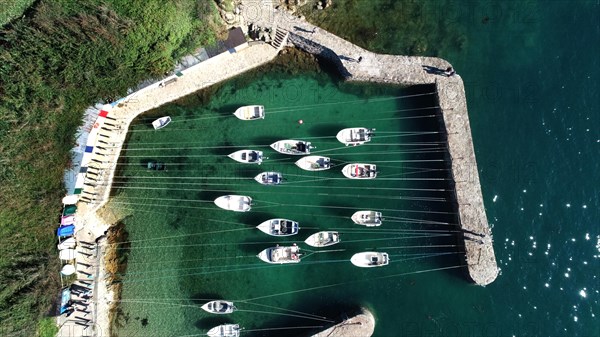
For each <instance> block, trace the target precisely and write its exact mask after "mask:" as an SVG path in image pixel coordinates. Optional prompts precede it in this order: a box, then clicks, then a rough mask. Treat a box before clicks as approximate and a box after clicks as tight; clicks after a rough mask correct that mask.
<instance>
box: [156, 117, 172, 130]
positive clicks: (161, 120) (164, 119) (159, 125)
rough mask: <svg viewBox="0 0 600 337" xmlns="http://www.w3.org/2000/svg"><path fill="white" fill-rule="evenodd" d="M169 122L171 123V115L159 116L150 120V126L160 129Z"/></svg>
mask: <svg viewBox="0 0 600 337" xmlns="http://www.w3.org/2000/svg"><path fill="white" fill-rule="evenodd" d="M169 123H171V117H169V116H165V117H161V118H159V119H157V120H155V121H154V122H152V126H153V127H154V130H158V129H162V128H164V127H165V126H167V125H169Z"/></svg>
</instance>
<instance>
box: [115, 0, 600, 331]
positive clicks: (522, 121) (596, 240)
mask: <svg viewBox="0 0 600 337" xmlns="http://www.w3.org/2000/svg"><path fill="white" fill-rule="evenodd" d="M373 3H374V4H377V3H378V2H373ZM378 4H379V5H381V2H379V3H378ZM470 4H472V7H471V9H470V10H467V9H464V7H462V6H459V5H460V4H458V3H454V4H450V5H451V6H449V7H447V8H448V9H447V10H445V11H443V15H441V14H440V13H441V12H436V13H433V14H435V15H431V17H433V19H432V20H433V22H438V21H443V22H444V24H445V25H448V26H453V27H456V29H455V30H452V31H451V32H454V31H457V32H461V33H460V34H463V35H461V36H459V38H457V39H458V40H459V41H462V43H460V44H454V43H448V41H446V40H444V41H439V42H440V43H439V45H440V46H441V47H440V48H439V50H437V51H436V54H439V55H440V56H441V57H444V58H446V59H448V60H449V61H450V62H452V63H453V65H454V66H455V68H456V69H457V71H458V73H459V74H460V75H461V76H462V77H463V80H464V81H465V85H466V90H467V99H468V104H469V112H470V119H471V127H472V131H473V137H474V143H475V151H476V155H477V160H478V164H479V170H480V178H481V183H482V189H483V195H484V201H485V204H486V208H487V215H488V219H489V221H490V223H491V224H492V225H493V226H494V227H493V233H494V240H495V249H496V256H497V259H498V262H499V265H500V267H501V268H502V271H501V275H500V276H499V277H498V279H497V280H496V281H495V282H494V283H493V284H491V285H490V286H488V287H486V288H480V287H476V286H473V285H471V284H469V283H468V282H467V281H466V279H465V277H464V273H463V272H462V269H451V270H440V271H432V272H427V273H422V274H410V273H412V272H415V271H426V270H430V269H438V268H444V267H449V266H450V267H451V266H459V265H461V264H462V261H461V259H460V257H459V255H460V254H456V253H459V252H460V251H461V248H460V247H443V248H433V247H421V248H411V249H408V248H404V247H407V246H424V245H438V246H441V245H444V246H454V245H455V244H456V243H457V240H456V237H455V236H449V237H446V236H441V237H421V238H415V237H414V236H416V235H414V234H410V233H409V232H400V230H417V229H418V230H428V232H426V234H428V235H432V232H431V230H446V231H450V230H453V227H452V226H444V225H441V224H437V225H433V224H423V223H419V221H420V220H427V221H438V222H446V223H454V222H455V219H454V215H453V214H451V213H452V212H453V210H452V208H451V207H450V206H449V203H447V202H444V201H440V200H432V199H427V200H423V199H422V198H448V196H449V194H448V192H445V191H439V192H433V191H417V190H416V189H438V190H444V189H447V188H448V185H447V183H446V182H445V181H444V180H439V181H438V180H435V181H434V180H401V179H398V180H374V181H369V182H355V181H348V180H343V179H335V178H340V177H342V176H341V173H340V172H339V168H334V169H332V170H330V171H325V172H319V173H318V174H317V173H314V174H311V173H308V172H303V171H300V170H299V169H297V168H295V166H294V165H293V164H292V162H293V160H291V159H287V157H285V156H283V155H278V154H275V153H273V151H271V150H270V149H269V148H268V147H264V145H266V144H270V143H271V142H273V141H275V140H278V139H282V138H304V139H308V138H310V140H311V141H312V142H313V143H314V144H315V145H316V146H317V149H316V150H315V151H323V152H322V153H324V154H327V155H330V156H331V157H332V158H334V159H336V160H338V162H336V163H342V162H346V161H351V160H355V159H356V158H360V161H363V160H364V161H396V162H387V163H378V164H379V165H380V166H381V168H380V169H381V177H382V178H385V177H387V178H408V177H416V178H425V179H428V178H440V179H444V178H445V174H446V173H447V172H446V171H444V166H443V165H442V164H440V163H438V162H409V160H429V159H433V160H435V159H438V158H440V157H441V156H443V152H442V153H441V152H430V153H427V154H422V153H411V152H410V151H406V147H407V146H406V145H402V144H408V143H413V144H414V143H416V142H423V143H424V142H435V141H437V140H439V139H437V137H438V136H437V135H436V134H431V135H412V136H407V135H405V134H400V133H399V132H411V131H427V130H430V131H431V132H435V130H436V127H437V126H436V124H435V119H434V118H419V119H404V117H409V116H427V115H428V114H429V111H428V110H415V109H417V108H420V107H430V106H432V105H435V102H433V101H432V100H431V99H429V97H427V96H419V98H418V99H417V98H415V97H412V98H410V99H409V98H403V99H400V98H397V99H387V98H392V97H401V96H406V95H412V94H415V93H419V92H420V93H427V92H430V91H431V90H430V89H429V88H427V87H423V88H413V89H410V90H406V89H405V90H400V89H398V88H380V87H374V86H358V85H347V84H344V85H337V84H336V82H335V81H333V80H332V79H331V78H329V77H328V76H326V75H325V74H316V73H309V72H307V73H302V74H298V75H296V76H288V75H284V73H283V72H282V71H281V70H280V69H275V70H274V71H265V73H264V74H261V75H256V74H254V75H252V76H246V77H244V78H240V79H237V80H235V81H232V82H228V83H227V84H225V85H223V86H221V87H220V88H218V90H215V91H214V92H213V93H212V96H210V98H209V95H207V94H202V95H198V96H192V97H190V98H189V99H187V100H186V101H185V102H178V103H176V104H171V105H169V106H167V107H165V108H164V109H161V111H155V112H152V114H153V115H163V114H170V115H171V116H173V117H174V119H175V121H177V122H174V123H173V124H172V125H170V126H169V127H168V128H167V129H165V130H163V131H161V132H154V131H148V128H147V121H148V120H151V118H152V116H142V120H140V124H139V125H136V126H134V128H133V130H134V131H133V132H132V134H131V137H130V142H129V143H128V148H129V149H130V150H128V151H127V152H126V153H124V155H125V156H126V157H124V159H126V160H127V162H126V163H124V164H128V165H122V168H123V169H124V170H123V172H122V173H121V174H122V175H123V176H128V177H129V178H128V179H127V181H126V183H122V184H121V183H118V184H117V185H119V186H122V187H123V188H121V189H118V190H117V191H116V192H115V199H114V201H115V202H114V203H113V207H114V209H116V210H118V211H119V212H123V213H129V212H130V211H128V209H131V208H135V209H136V211H135V212H131V213H132V214H133V215H132V216H130V217H128V218H126V219H125V223H126V225H127V228H128V230H129V232H130V238H131V239H132V240H134V242H133V245H132V247H133V249H132V253H131V254H130V258H129V267H128V274H127V275H126V277H125V281H124V293H123V300H124V302H123V303H122V309H123V312H124V314H125V315H124V317H123V319H122V323H123V327H122V328H120V329H118V330H117V332H118V335H119V336H182V335H195V334H202V333H205V331H206V329H208V328H210V327H211V326H213V325H217V324H221V323H224V322H236V323H239V324H241V325H242V326H243V327H244V328H246V329H247V331H250V330H257V329H269V328H275V327H306V326H312V325H321V324H323V322H322V321H318V320H308V319H300V318H297V317H290V316H284V315H281V314H282V313H284V312H283V311H281V310H277V309H275V308H273V307H277V308H286V309H290V310H296V311H300V312H310V313H312V314H318V315H321V316H326V317H328V318H333V319H337V318H339V314H340V313H341V312H342V311H343V310H344V309H349V310H351V309H353V308H356V307H357V306H365V307H368V308H369V309H370V310H372V311H373V312H374V314H375V316H376V317H377V328H376V332H375V335H376V336H423V335H431V336H471V335H472V336H511V335H515V336H598V335H600V324H599V323H598V320H597V318H596V316H597V315H598V309H597V308H598V296H599V295H598V292H599V289H598V279H597V277H598V276H597V275H598V270H599V268H598V259H599V258H600V232H599V230H598V228H599V227H598V219H599V218H600V217H599V212H598V209H599V206H600V205H599V201H598V186H599V179H598V176H599V163H598V159H597V157H598V146H599V145H600V132H599V131H598V125H600V123H599V122H600V120H599V119H600V114H599V110H600V104H599V103H598V102H599V101H600V100H599V99H598V98H599V91H600V87H599V85H598V81H597V78H598V77H599V76H600V64H599V61H598V57H597V55H598V51H599V49H600V48H599V47H598V46H599V45H600V44H599V43H598V42H600V41H599V40H600V39H599V37H600V31H599V29H600V28H599V23H598V22H599V21H598V18H599V9H600V7H599V6H598V4H597V3H596V2H556V1H553V2H536V1H528V2H524V3H517V2H503V3H500V4H497V3H490V2H476V3H470ZM374 6H375V5H374ZM430 14H431V13H430ZM486 17H487V19H486ZM369 19H371V20H372V18H369V17H366V18H365V20H369ZM394 29H396V28H394ZM386 34H387V36H386V37H380V38H378V39H383V41H394V35H393V34H394V33H393V30H392V29H389V28H388V29H387V30H386ZM452 34H454V33H452ZM457 34H459V33H457ZM436 36H437V35H436ZM437 38H440V37H437ZM447 38H448V39H450V37H447ZM452 38H453V39H452V41H455V39H454V36H452ZM434 42H435V41H433V42H430V44H431V43H434ZM382 46H384V47H385V46H387V48H389V49H387V51H388V52H397V50H396V49H395V48H400V47H397V46H396V45H395V44H394V43H391V42H390V43H388V44H383V45H382ZM367 98H368V100H367ZM378 99H379V100H378ZM257 101H260V102H261V103H263V104H265V106H266V107H267V109H268V110H267V111H269V110H270V111H272V112H276V113H272V114H268V115H267V118H266V119H265V120H264V121H256V122H242V121H239V120H236V119H234V118H231V117H223V116H226V115H227V114H228V113H231V112H232V111H233V110H234V109H235V108H236V107H237V106H239V105H243V104H250V103H255V102H257ZM340 102H341V103H340ZM290 106H291V107H294V108H293V109H292V108H286V107H290ZM302 106H304V107H307V109H306V110H303V109H302V108H300V107H302ZM288 110H289V111H288ZM398 110H402V111H398ZM144 118H146V119H144ZM299 119H302V120H303V121H304V124H302V125H299V124H298V123H297V121H298V120H299ZM186 120H187V122H186ZM179 121H181V122H179ZM350 126H367V127H376V128H377V129H378V131H379V132H378V133H377V137H376V138H375V139H374V141H373V144H377V143H379V144H383V143H389V144H391V145H386V146H384V145H378V146H362V147H356V148H345V149H338V150H336V148H337V147H340V144H339V143H336V141H335V139H332V138H319V137H331V136H333V135H335V133H336V132H337V130H339V129H341V128H343V127H350ZM386 132H389V133H386ZM387 136H390V137H387ZM384 137H385V138H384ZM171 142H172V143H174V144H166V143H171ZM146 143H155V144H146ZM156 143H160V144H156ZM250 145H252V146H255V147H257V148H258V147H259V146H262V147H261V149H262V150H264V151H265V152H266V155H267V156H268V157H269V160H267V161H265V163H264V164H263V165H261V167H251V166H243V165H242V164H237V163H232V162H231V161H230V159H228V158H226V157H225V155H226V154H228V153H230V152H233V151H234V150H235V149H238V148H244V147H249V146H250ZM209 146H218V147H216V148H206V147H209ZM225 146H235V148H233V147H232V148H226V147H225ZM158 147H160V148H162V149H160V150H159V149H151V150H142V149H144V148H158ZM184 147H185V148H184ZM424 147H426V146H417V148H419V149H421V152H422V150H423V148H424ZM379 152H381V153H379ZM358 153H360V154H358ZM163 155H170V156H174V157H159V156H163ZM133 156H139V157H133ZM147 160H161V161H164V162H166V163H167V165H168V168H169V170H168V171H166V172H147V171H146V170H145V169H144V168H143V167H142V164H143V163H144V162H145V161H147ZM294 160H295V158H294ZM129 164H131V165H129ZM271 169H273V170H275V169H276V170H279V171H282V172H283V173H284V175H286V176H287V177H288V181H287V183H288V185H286V186H278V187H265V186H260V185H258V184H256V183H255V182H254V181H252V180H250V179H248V178H252V177H254V175H256V174H257V173H258V172H260V171H262V170H271ZM166 177H176V178H166ZM212 177H217V178H219V179H212ZM244 178H246V179H244ZM324 179H327V180H324ZM123 180H124V179H123ZM149 188H153V189H149ZM366 188H371V190H367V189H366ZM374 188H377V189H374ZM384 188H385V189H384ZM227 193H239V194H247V195H250V196H252V197H253V198H254V201H255V206H254V208H253V210H252V211H251V212H249V213H244V214H234V213H229V212H225V211H222V210H219V209H217V208H216V207H215V206H214V205H213V204H212V200H213V199H214V198H215V197H217V196H219V195H222V194H227ZM315 193H322V194H320V195H314V194H315ZM369 197H371V199H369ZM375 197H376V198H375ZM400 198H405V199H400ZM407 198H410V199H407ZM167 199H174V200H167ZM417 199H419V200H417ZM299 204H300V205H303V206H298V205H299ZM338 207H351V208H352V209H346V208H338ZM355 208H357V209H363V208H366V209H368V208H378V209H387V210H390V211H384V216H386V217H388V219H391V220H394V221H388V222H385V223H384V226H382V227H380V228H373V229H369V231H365V232H364V233H363V232H359V231H357V226H356V225H353V224H352V223H351V222H350V220H348V219H347V217H348V216H349V215H350V214H351V213H352V212H353V210H354V209H355ZM407 211H414V212H407ZM423 211H428V212H423ZM433 212H438V213H433ZM271 217H288V218H292V219H294V220H298V221H300V223H301V227H303V228H302V229H301V231H300V234H299V235H298V236H296V237H292V238H290V239H285V240H274V239H273V238H270V237H268V236H266V235H264V234H262V233H261V232H259V231H258V230H255V229H253V226H255V225H257V224H258V223H260V222H261V221H263V220H266V219H268V218H271ZM317 228H319V229H324V228H338V229H340V230H341V231H345V232H343V233H342V239H343V240H344V242H343V243H341V244H340V245H337V246H333V247H331V248H330V249H345V250H344V251H337V252H327V253H317V254H312V255H310V256H307V255H309V254H310V252H308V251H305V254H306V255H305V259H304V260H303V261H302V263H300V264H299V265H293V266H290V265H286V266H268V265H265V264H264V263H262V262H261V261H258V259H256V257H254V255H255V254H256V253H258V252H259V251H260V250H262V249H264V248H266V247H269V246H272V245H273V244H274V243H285V242H292V241H293V242H298V243H300V242H302V241H303V240H304V239H305V238H306V237H307V236H308V235H309V234H311V233H313V232H315V231H317ZM386 230H388V232H386ZM209 232H214V233H209ZM202 233H204V234H202ZM443 234H448V232H446V233H443ZM165 236H173V237H171V238H168V239H167V238H164V237H165ZM136 240H138V241H136ZM358 240H362V241H358ZM350 241H354V242H350ZM223 243H226V244H223ZM302 247H303V248H308V247H306V246H305V245H302ZM390 247H394V248H390ZM400 247H402V248H400ZM371 248H379V249H381V250H385V251H387V252H388V253H390V255H392V261H393V262H392V263H391V264H390V265H389V266H387V267H385V268H379V269H376V270H362V269H357V268H354V267H352V265H350V264H349V262H347V260H348V259H349V257H350V256H351V255H352V254H353V253H354V252H357V251H361V250H366V249H371ZM436 252H444V253H448V255H443V256H442V255H439V256H432V255H427V256H426V257H425V256H419V255H410V254H433V253H436ZM418 257H420V258H418ZM384 277H385V278H384ZM360 280H371V282H364V281H362V282H361V281H360ZM335 284H339V285H337V286H332V287H326V286H329V285H335ZM316 287H322V288H320V289H313V290H309V291H302V292H296V293H288V292H291V291H298V290H307V289H311V288H316ZM272 295H276V296H272ZM263 296H271V297H264V298H260V299H258V298H259V297H263ZM212 298H225V299H234V300H238V302H239V303H238V308H239V309H240V311H238V312H236V313H234V314H233V315H230V316H227V317H218V318H215V317H211V316H209V315H207V314H204V313H203V312H202V311H201V310H200V309H198V308H197V306H196V305H198V304H202V303H204V302H205V300H203V299H212ZM253 299H254V300H253ZM241 300H250V301H249V302H246V303H243V302H241ZM257 304H260V305H268V306H270V307H266V306H259V305H257ZM244 310H245V311H244ZM252 311H254V312H252ZM257 311H264V312H267V313H258V312H257ZM276 313H279V315H277V314H276ZM288 314H293V313H290V312H288ZM303 333H304V334H306V333H307V330H306V329H300V328H298V329H293V330H272V331H250V332H248V335H256V336H260V335H265V336H266V335H272V336H295V335H302V334H303Z"/></svg>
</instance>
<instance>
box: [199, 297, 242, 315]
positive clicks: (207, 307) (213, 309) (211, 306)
mask: <svg viewBox="0 0 600 337" xmlns="http://www.w3.org/2000/svg"><path fill="white" fill-rule="evenodd" d="M201 308H202V309H203V310H204V311H206V312H210V313H211V314H218V315H224V314H230V313H232V312H233V311H234V310H236V309H237V308H236V307H235V305H233V302H230V301H219V300H217V301H210V302H208V303H206V304H204V305H203V306H201Z"/></svg>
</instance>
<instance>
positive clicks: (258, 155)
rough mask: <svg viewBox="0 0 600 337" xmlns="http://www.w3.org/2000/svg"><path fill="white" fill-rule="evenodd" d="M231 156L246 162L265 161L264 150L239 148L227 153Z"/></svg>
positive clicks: (258, 162)
mask: <svg viewBox="0 0 600 337" xmlns="http://www.w3.org/2000/svg"><path fill="white" fill-rule="evenodd" d="M227 156H228V157H229V158H231V159H233V160H235V161H238V162H240V163H245V164H258V165H260V164H261V163H262V161H263V152H262V151H254V150H239V151H235V152H234V153H231V154H229V155H227Z"/></svg>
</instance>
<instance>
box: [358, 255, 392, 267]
mask: <svg viewBox="0 0 600 337" xmlns="http://www.w3.org/2000/svg"><path fill="white" fill-rule="evenodd" d="M350 262H352V264H353V265H355V266H357V267H362V268H371V267H382V266H387V265H388V263H390V259H389V256H388V254H387V253H378V252H363V253H357V254H354V255H352V258H351V259H350Z"/></svg>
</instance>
